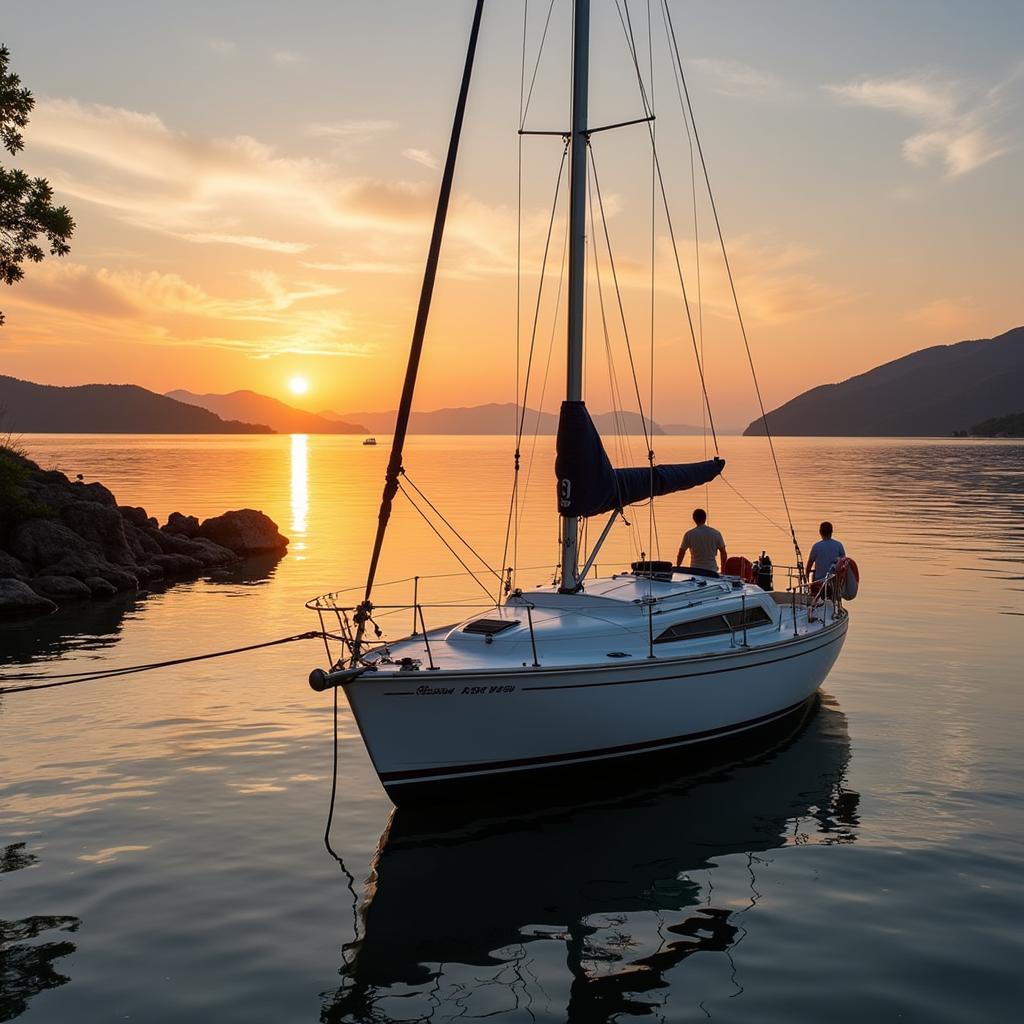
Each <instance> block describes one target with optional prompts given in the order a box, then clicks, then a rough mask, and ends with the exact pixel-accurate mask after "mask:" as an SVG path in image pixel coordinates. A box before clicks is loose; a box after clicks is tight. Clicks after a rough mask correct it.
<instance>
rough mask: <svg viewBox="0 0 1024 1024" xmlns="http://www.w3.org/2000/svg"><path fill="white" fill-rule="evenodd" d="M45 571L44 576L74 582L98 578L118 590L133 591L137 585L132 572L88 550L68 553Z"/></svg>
mask: <svg viewBox="0 0 1024 1024" xmlns="http://www.w3.org/2000/svg"><path fill="white" fill-rule="evenodd" d="M132 568H133V569H134V568H135V567H134V566H133V567H132ZM46 569H47V571H46V574H45V575H48V576H74V578H75V579H76V580H83V581H84V580H87V579H89V577H90V576H99V577H100V579H104V580H106V581H107V582H108V583H112V584H113V585H114V586H115V587H116V588H117V589H118V590H134V589H135V588H136V587H138V585H139V577H138V576H137V575H135V573H134V572H130V571H129V570H128V569H126V568H122V567H121V566H118V565H111V564H110V562H108V561H107V560H106V559H105V558H103V557H102V556H99V555H96V554H95V553H93V552H91V551H88V550H79V551H73V550H72V551H68V552H67V554H65V556H64V557H63V558H62V559H60V561H58V562H54V563H53V564H52V565H48V566H47V567H46Z"/></svg>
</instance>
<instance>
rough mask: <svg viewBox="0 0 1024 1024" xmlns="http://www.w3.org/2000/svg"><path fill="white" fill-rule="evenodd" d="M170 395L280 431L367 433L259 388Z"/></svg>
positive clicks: (181, 400) (359, 426) (180, 391)
mask: <svg viewBox="0 0 1024 1024" xmlns="http://www.w3.org/2000/svg"><path fill="white" fill-rule="evenodd" d="M167 397H168V398H173V399H174V400H175V401H178V402H185V403H186V404H188V405H192V406H198V407H199V408H202V409H207V410H209V411H210V412H212V413H216V414H217V415H218V416H225V417H228V416H229V417H231V418H232V419H243V420H247V421H249V422H251V423H266V424H267V426H269V427H270V428H271V429H272V430H275V431H277V433H279V434H365V433H368V431H367V429H366V427H363V426H361V425H360V424H359V423H349V422H346V421H345V420H342V419H340V418H339V419H335V418H332V419H327V418H326V417H324V416H317V415H316V414H315V413H312V412H304V411H303V410H302V409H296V408H294V407H293V406H290V405H286V404H285V403H284V402H279V401H278V400H277V399H276V398H270V397H269V396H268V395H260V394H257V393H256V392H255V391H232V392H231V393H230V394H227V395H197V394H194V393H193V392H191V391H184V390H178V391H168V392H167Z"/></svg>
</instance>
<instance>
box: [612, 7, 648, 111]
mask: <svg viewBox="0 0 1024 1024" xmlns="http://www.w3.org/2000/svg"><path fill="white" fill-rule="evenodd" d="M624 6H625V9H626V13H625V16H623V13H622V9H621V8H620V6H619V0H615V11H616V13H617V14H618V16H619V24H620V25H622V31H623V33H624V34H625V36H626V46H627V47H628V48H629V55H630V57H631V58H632V60H633V67H634V69H635V70H636V81H637V85H639V87H640V101H641V103H642V104H643V108H644V114H645V115H646V116H647V117H650V116H651V115H652V114H653V113H654V106H653V102H651V103H648V101H647V90H646V89H645V88H644V76H643V72H642V71H641V70H640V59H639V57H637V52H636V39H635V38H634V37H633V22H632V19H631V18H630V17H629V0H625V3H624ZM653 85H654V83H653V79H652V82H651V87H652V89H653Z"/></svg>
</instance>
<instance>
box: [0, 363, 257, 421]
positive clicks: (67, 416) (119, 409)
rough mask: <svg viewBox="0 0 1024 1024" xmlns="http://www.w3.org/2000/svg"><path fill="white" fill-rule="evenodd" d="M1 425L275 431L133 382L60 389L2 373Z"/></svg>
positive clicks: (0, 392)
mask: <svg viewBox="0 0 1024 1024" xmlns="http://www.w3.org/2000/svg"><path fill="white" fill-rule="evenodd" d="M0 430H2V431H3V432H5V433H6V432H7V431H11V432H12V433H16V434H272V433H273V431H272V430H271V429H270V428H269V427H266V426H262V425H259V424H253V423H238V422H236V421H234V420H228V421H225V420H222V419H221V418H220V417H219V416H215V415H214V414H213V413H212V412H208V411H207V410H206V409H198V408H196V406H194V405H186V404H184V403H183V402H176V401H175V400H174V399H172V398H167V397H166V396H164V395H158V394H156V393H155V392H153V391H147V390H146V389H145V388H140V387H137V386H136V385H134V384H82V385H80V386H78V387H70V388H61V387H53V386H51V385H49V384H33V383H32V382H31V381H27V380H18V379H17V378H16V377H4V376H0Z"/></svg>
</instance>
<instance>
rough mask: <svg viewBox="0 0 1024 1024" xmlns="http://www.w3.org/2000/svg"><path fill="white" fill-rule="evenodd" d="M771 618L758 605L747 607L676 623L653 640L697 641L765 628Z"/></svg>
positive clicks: (656, 641) (673, 641) (669, 641)
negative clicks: (744, 630)
mask: <svg viewBox="0 0 1024 1024" xmlns="http://www.w3.org/2000/svg"><path fill="white" fill-rule="evenodd" d="M771 621H772V617H771V616H770V615H769V614H768V612H766V611H765V610H764V608H762V607H761V605H759V604H752V605H749V606H748V607H747V608H745V609H737V610H736V611H733V612H726V613H725V614H724V615H711V616H708V617H707V618H705V619H690V620H689V622H677V623H676V624H675V625H674V626H669V627H668V629H666V630H665V631H664V632H662V633H661V634H659V635H658V636H656V637H655V638H654V642H655V643H656V644H669V643H676V642H677V641H679V640H698V639H700V638H702V637H709V636H724V635H725V634H727V633H735V632H737V631H739V630H742V629H744V628H746V629H753V628H755V627H756V626H767V625H768V624H769V623H770V622H771Z"/></svg>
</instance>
